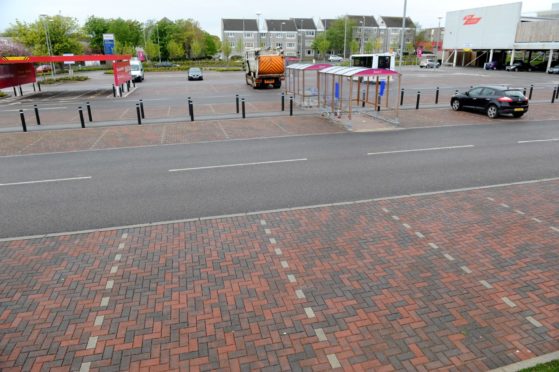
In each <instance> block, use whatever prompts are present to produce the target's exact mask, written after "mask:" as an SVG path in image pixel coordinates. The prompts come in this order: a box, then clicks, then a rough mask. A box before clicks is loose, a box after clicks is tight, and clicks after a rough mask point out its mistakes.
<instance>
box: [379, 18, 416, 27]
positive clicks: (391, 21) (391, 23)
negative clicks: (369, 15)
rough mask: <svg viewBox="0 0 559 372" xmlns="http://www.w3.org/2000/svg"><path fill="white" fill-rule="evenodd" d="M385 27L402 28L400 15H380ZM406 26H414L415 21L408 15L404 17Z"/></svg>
mask: <svg viewBox="0 0 559 372" xmlns="http://www.w3.org/2000/svg"><path fill="white" fill-rule="evenodd" d="M380 18H382V20H383V21H384V24H385V25H386V27H391V28H392V27H393V28H402V17H384V16H381V17H380ZM406 28H415V23H413V21H412V20H411V18H410V17H406Z"/></svg>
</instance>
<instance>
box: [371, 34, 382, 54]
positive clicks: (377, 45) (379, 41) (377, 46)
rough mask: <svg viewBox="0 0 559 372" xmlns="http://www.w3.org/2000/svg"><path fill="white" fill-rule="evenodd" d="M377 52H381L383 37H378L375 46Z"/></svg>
mask: <svg viewBox="0 0 559 372" xmlns="http://www.w3.org/2000/svg"><path fill="white" fill-rule="evenodd" d="M373 48H374V50H375V52H377V53H379V52H380V51H381V49H382V37H380V36H379V37H377V38H376V39H375V43H374V46H373Z"/></svg>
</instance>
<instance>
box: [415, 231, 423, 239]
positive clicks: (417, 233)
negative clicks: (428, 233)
mask: <svg viewBox="0 0 559 372" xmlns="http://www.w3.org/2000/svg"><path fill="white" fill-rule="evenodd" d="M415 235H417V237H418V238H419V239H425V235H423V234H422V233H420V232H419V231H416V232H415Z"/></svg>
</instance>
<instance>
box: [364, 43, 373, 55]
mask: <svg viewBox="0 0 559 372" xmlns="http://www.w3.org/2000/svg"><path fill="white" fill-rule="evenodd" d="M373 48H374V45H373V41H372V40H369V41H367V42H366V43H365V45H363V49H364V52H365V53H373Z"/></svg>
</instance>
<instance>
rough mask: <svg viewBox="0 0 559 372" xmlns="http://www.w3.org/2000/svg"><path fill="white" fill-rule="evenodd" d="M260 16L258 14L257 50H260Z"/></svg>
mask: <svg viewBox="0 0 559 372" xmlns="http://www.w3.org/2000/svg"><path fill="white" fill-rule="evenodd" d="M260 14H261V13H256V32H257V35H256V43H257V44H258V45H257V48H260Z"/></svg>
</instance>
